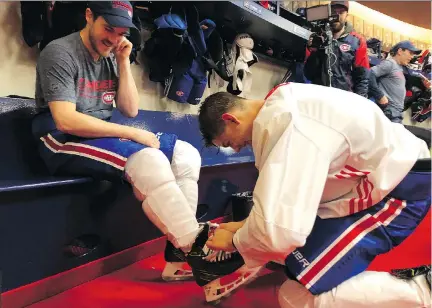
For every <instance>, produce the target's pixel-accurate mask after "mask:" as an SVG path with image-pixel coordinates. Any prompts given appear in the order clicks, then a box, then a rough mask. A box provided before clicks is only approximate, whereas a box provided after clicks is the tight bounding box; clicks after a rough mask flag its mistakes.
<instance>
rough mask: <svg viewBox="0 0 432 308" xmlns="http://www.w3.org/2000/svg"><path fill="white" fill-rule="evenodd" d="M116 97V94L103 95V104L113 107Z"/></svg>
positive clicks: (107, 93) (106, 93)
mask: <svg viewBox="0 0 432 308" xmlns="http://www.w3.org/2000/svg"><path fill="white" fill-rule="evenodd" d="M115 95H116V92H105V93H104V94H102V101H103V103H104V104H107V105H112V103H113V102H114V98H115Z"/></svg>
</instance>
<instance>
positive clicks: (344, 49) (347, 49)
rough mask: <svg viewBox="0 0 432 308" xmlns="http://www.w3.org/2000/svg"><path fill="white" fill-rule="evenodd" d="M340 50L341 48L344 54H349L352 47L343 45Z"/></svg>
mask: <svg viewBox="0 0 432 308" xmlns="http://www.w3.org/2000/svg"><path fill="white" fill-rule="evenodd" d="M339 48H340V50H341V51H342V52H347V51H350V50H351V46H350V45H348V44H341V45H340V46H339Z"/></svg>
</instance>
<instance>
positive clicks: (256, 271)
mask: <svg viewBox="0 0 432 308" xmlns="http://www.w3.org/2000/svg"><path fill="white" fill-rule="evenodd" d="M262 269H263V267H258V268H256V269H253V270H249V271H248V272H250V275H249V276H247V277H246V278H242V280H241V281H240V282H239V283H236V284H235V285H234V286H233V287H232V288H231V289H230V290H228V291H226V292H222V294H219V295H216V296H208V295H207V293H206V292H205V295H206V302H207V304H209V305H212V306H217V305H218V304H219V303H220V302H222V301H223V300H224V299H226V298H228V297H230V296H231V295H232V294H235V293H236V292H237V291H238V290H239V289H240V287H241V286H245V285H247V284H249V283H251V282H253V281H254V280H256V279H257V278H258V276H259V273H260V272H261V270H262ZM240 271H241V268H240ZM210 284H211V283H210ZM227 286H228V285H226V286H221V288H224V289H225V288H227ZM204 288H205V286H204ZM209 297H210V298H209Z"/></svg>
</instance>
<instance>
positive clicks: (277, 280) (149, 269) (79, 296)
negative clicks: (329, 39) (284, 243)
mask: <svg viewBox="0 0 432 308" xmlns="http://www.w3.org/2000/svg"><path fill="white" fill-rule="evenodd" d="M430 262H431V213H430V212H429V214H428V216H427V217H426V218H425V219H424V221H423V222H422V224H421V225H420V226H419V227H418V228H417V230H416V232H415V233H414V234H413V235H411V236H410V237H409V238H408V239H407V240H406V241H405V242H404V243H403V244H402V245H400V246H399V247H397V248H395V249H394V250H392V251H391V252H390V253H388V254H386V255H381V256H379V257H378V258H376V259H375V261H374V262H373V263H372V264H371V266H370V268H369V269H370V270H380V271H388V270H389V269H390V268H403V267H410V266H418V265H422V264H427V263H428V264H430ZM163 264H164V262H163V255H162V254H158V255H155V256H152V257H150V258H147V259H144V260H142V261H140V262H137V263H135V264H132V265H130V266H128V267H125V268H123V269H121V270H118V271H116V272H113V273H111V274H108V275H105V276H102V277H100V278H97V279H95V280H92V281H90V282H88V283H85V284H82V285H80V286H78V287H75V288H73V289H70V290H67V291H66V292H63V293H60V294H58V295H56V296H53V297H51V298H48V299H45V300H43V301H41V302H39V303H36V304H33V305H30V306H28V307H31V308H54V307H55V308H68V307H71V308H99V307H100V308H111V307H112V308H134V307H140V308H143V307H152V308H153V307H157V308H165V307H167V308H168V307H184V308H186V307H187V308H195V307H208V306H209V305H207V304H205V302H204V294H203V292H202V289H201V288H200V287H198V286H197V285H196V284H195V283H194V282H175V283H167V282H163V281H162V280H161V278H160V276H161V272H162V268H163ZM284 280H285V277H284V274H283V272H280V271H275V272H272V271H269V270H266V271H264V272H263V273H262V274H261V277H259V278H258V279H257V280H255V281H254V282H252V283H250V284H249V285H247V286H245V287H243V288H240V289H239V290H238V291H237V292H236V293H235V294H234V295H232V296H231V297H229V298H227V299H225V300H224V301H223V302H222V303H221V304H220V305H219V306H218V307H220V308H228V307H235V308H238V307H257V308H258V307H266V308H272V307H278V304H277V289H278V287H279V286H280V285H281V284H282V282H283V281H284Z"/></svg>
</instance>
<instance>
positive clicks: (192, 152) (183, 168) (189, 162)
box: [171, 140, 201, 182]
mask: <svg viewBox="0 0 432 308" xmlns="http://www.w3.org/2000/svg"><path fill="white" fill-rule="evenodd" d="M171 167H172V172H173V173H174V176H175V177H176V179H179V178H185V177H187V178H190V179H191V180H194V181H195V182H197V181H198V179H199V174H200V170H201V155H200V153H199V152H198V150H197V149H196V148H195V147H193V146H192V145H191V144H190V143H187V142H185V141H182V140H177V142H176V144H175V147H174V154H173V159H172V163H171Z"/></svg>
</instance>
